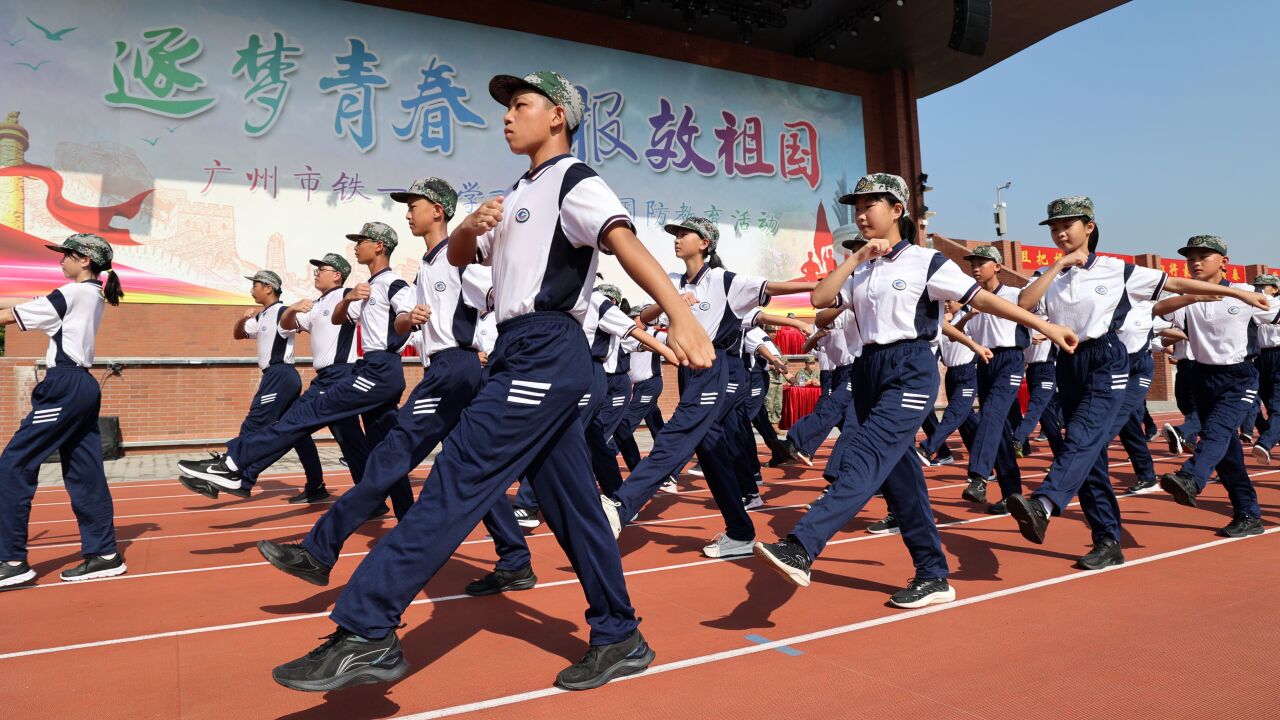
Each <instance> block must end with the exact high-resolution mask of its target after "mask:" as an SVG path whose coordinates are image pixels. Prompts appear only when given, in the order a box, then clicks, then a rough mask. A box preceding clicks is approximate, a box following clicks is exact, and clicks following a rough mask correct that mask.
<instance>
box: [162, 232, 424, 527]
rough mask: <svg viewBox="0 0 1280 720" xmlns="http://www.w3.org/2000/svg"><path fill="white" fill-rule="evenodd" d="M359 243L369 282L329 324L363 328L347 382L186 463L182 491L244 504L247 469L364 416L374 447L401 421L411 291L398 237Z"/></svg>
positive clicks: (398, 503)
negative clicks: (359, 353)
mask: <svg viewBox="0 0 1280 720" xmlns="http://www.w3.org/2000/svg"><path fill="white" fill-rule="evenodd" d="M347 239H348V240H350V241H352V242H354V243H355V250H356V260H357V261H358V262H359V263H360V264H362V265H365V266H367V267H368V268H369V273H370V276H369V280H368V282H363V283H360V284H358V285H356V286H355V287H354V288H352V290H351V292H349V293H346V295H344V296H343V298H342V299H341V300H339V301H338V303H337V305H335V306H334V308H333V314H332V315H331V316H330V322H332V323H333V324H334V325H342V324H344V323H347V322H355V323H359V326H360V339H361V344H362V345H363V346H364V357H362V358H361V359H360V361H359V362H357V363H356V367H355V373H354V375H355V377H354V378H353V379H352V381H351V382H350V383H346V382H344V383H342V384H336V385H334V386H333V387H332V388H331V389H328V390H326V391H325V394H324V395H322V396H320V397H318V398H317V399H316V400H315V401H314V402H308V403H303V404H301V405H299V404H294V405H293V407H291V408H289V410H288V411H287V412H285V413H284V415H282V416H281V417H280V419H279V420H277V421H276V422H275V423H273V424H271V425H269V426H267V427H265V428H263V429H261V430H258V431H257V432H253V433H250V434H247V435H241V436H240V437H237V438H235V439H234V440H232V441H231V442H229V443H227V452H226V454H225V455H222V456H220V457H215V458H214V459H213V460H211V461H210V460H204V461H196V460H182V461H179V462H178V470H179V471H180V472H181V473H182V474H183V476H184V477H183V478H182V484H183V485H185V486H186V487H187V488H188V489H189V490H191V491H192V492H195V493H198V494H201V495H205V496H207V497H216V496H217V492H218V491H224V492H229V493H232V494H234V495H238V496H241V497H247V496H248V493H249V491H250V490H251V489H252V487H253V484H254V482H255V481H256V479H257V478H256V477H253V476H251V475H246V474H245V473H244V471H243V470H242V468H249V469H253V468H255V467H266V466H269V465H271V464H272V463H274V462H275V461H276V460H279V459H280V457H281V456H282V455H284V454H285V453H286V452H288V450H289V448H290V447H292V446H293V445H294V444H295V443H297V442H298V441H299V440H301V439H302V438H305V437H309V436H310V435H311V433H312V432H314V431H316V430H317V429H319V428H321V427H324V426H325V425H330V424H332V423H335V422H338V421H340V420H343V419H346V418H351V417H355V416H356V415H361V416H363V420H364V429H365V435H366V436H367V438H368V442H369V445H370V447H375V446H377V445H378V443H380V442H382V438H383V437H385V436H386V434H387V431H388V430H390V429H391V427H392V426H393V425H394V424H395V421H396V403H398V402H399V401H400V396H401V395H402V394H403V393H404V384H405V383H404V370H403V368H402V366H401V361H400V350H401V348H403V347H404V345H405V343H406V342H407V341H408V339H409V333H408V327H407V325H406V326H404V327H405V330H403V331H402V330H400V329H397V323H396V321H397V319H398V316H400V315H402V314H408V313H409V312H410V311H412V310H413V307H414V298H413V292H412V291H411V290H410V289H409V284H408V283H406V282H405V281H404V280H402V279H400V278H399V277H398V276H396V275H395V274H394V273H392V272H391V262H390V258H391V253H392V251H394V250H395V248H396V245H397V244H399V238H398V237H397V236H396V231H395V230H392V229H391V227H390V226H388V225H386V224H385V223H380V222H369V223H365V224H364V226H363V227H362V228H361V229H360V232H358V233H351V234H349V235H347ZM391 502H392V505H393V506H394V508H395V513H396V517H397V518H402V517H404V513H406V512H408V509H409V506H410V505H412V504H413V492H412V490H410V488H409V480H408V478H407V477H406V478H402V481H401V482H398V483H396V485H395V486H394V487H393V488H392V491H391Z"/></svg>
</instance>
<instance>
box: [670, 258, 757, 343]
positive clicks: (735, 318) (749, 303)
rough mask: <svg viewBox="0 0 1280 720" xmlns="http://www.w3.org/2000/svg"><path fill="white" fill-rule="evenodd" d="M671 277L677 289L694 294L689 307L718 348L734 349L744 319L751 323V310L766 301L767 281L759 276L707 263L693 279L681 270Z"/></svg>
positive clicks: (752, 323)
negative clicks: (693, 299)
mask: <svg viewBox="0 0 1280 720" xmlns="http://www.w3.org/2000/svg"><path fill="white" fill-rule="evenodd" d="M670 277H671V282H672V284H674V285H675V286H676V290H677V291H678V292H680V293H681V294H683V293H693V296H694V297H695V298H696V299H697V302H695V303H694V304H693V305H692V306H691V307H690V308H689V309H690V310H692V311H693V316H694V317H695V318H697V320H698V324H699V325H701V326H702V329H703V330H706V331H707V335H708V336H709V337H710V338H711V344H712V345H713V346H715V348H716V349H717V350H734V351H736V350H737V348H738V345H739V342H740V341H741V338H742V327H743V325H744V321H745V324H748V325H754V324H755V319H754V316H752V315H751V313H752V311H754V310H755V309H756V308H758V307H760V306H762V305H768V304H769V296H768V295H766V294H765V285H766V284H767V283H768V280H766V279H764V278H762V277H756V276H752V275H739V274H737V273H732V272H729V271H728V270H725V269H724V268H713V267H711V266H710V265H703V266H702V269H701V270H699V271H698V272H697V274H696V275H694V276H693V277H692V278H686V277H685V276H684V273H671V274H670Z"/></svg>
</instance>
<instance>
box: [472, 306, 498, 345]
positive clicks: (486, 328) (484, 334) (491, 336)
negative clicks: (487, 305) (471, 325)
mask: <svg viewBox="0 0 1280 720" xmlns="http://www.w3.org/2000/svg"><path fill="white" fill-rule="evenodd" d="M476 338H477V339H476V341H477V342H478V343H480V352H482V353H492V352H493V347H494V345H496V344H497V343H498V320H497V317H496V316H495V315H494V314H493V313H491V312H487V313H485V314H484V315H481V316H480V321H479V322H478V323H476Z"/></svg>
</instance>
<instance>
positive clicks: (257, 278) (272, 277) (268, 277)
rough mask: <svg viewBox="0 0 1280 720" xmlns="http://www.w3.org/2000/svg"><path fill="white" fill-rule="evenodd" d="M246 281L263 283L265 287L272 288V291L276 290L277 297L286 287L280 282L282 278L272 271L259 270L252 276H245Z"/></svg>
mask: <svg viewBox="0 0 1280 720" xmlns="http://www.w3.org/2000/svg"><path fill="white" fill-rule="evenodd" d="M244 279H245V280H252V281H254V282H256V283H262V284H263V285H266V286H267V287H270V288H271V289H272V290H275V291H276V294H277V295H279V294H280V290H281V289H282V288H283V287H284V283H283V282H281V281H280V276H279V275H277V274H275V273H273V272H271V271H270V270H259V271H258V272H256V273H254V274H252V275H245V276H244Z"/></svg>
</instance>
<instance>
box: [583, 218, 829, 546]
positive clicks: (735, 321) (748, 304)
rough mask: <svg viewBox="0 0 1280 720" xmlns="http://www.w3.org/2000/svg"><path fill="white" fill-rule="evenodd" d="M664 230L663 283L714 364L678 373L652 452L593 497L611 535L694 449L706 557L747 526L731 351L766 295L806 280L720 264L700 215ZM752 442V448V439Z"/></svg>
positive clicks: (650, 315)
mask: <svg viewBox="0 0 1280 720" xmlns="http://www.w3.org/2000/svg"><path fill="white" fill-rule="evenodd" d="M664 229H665V230H666V231H667V232H668V233H669V234H671V235H673V236H674V237H675V255H676V257H678V258H679V259H681V260H683V261H684V264H685V272H684V273H671V274H670V284H671V285H672V286H673V287H675V288H678V289H679V291H680V297H681V298H682V299H683V301H684V302H685V303H686V304H687V306H688V307H689V308H690V309H691V310H692V311H693V316H694V318H695V319H696V320H697V321H698V322H699V323H701V325H702V327H703V329H704V330H705V331H706V333H707V335H709V336H710V337H711V338H712V345H713V346H714V347H715V362H714V363H712V365H711V367H710V368H707V369H705V370H695V371H682V372H681V373H680V385H681V388H680V404H679V405H677V406H676V411H675V413H674V414H673V415H672V416H671V419H670V420H668V421H667V423H666V425H665V426H663V428H662V432H660V433H658V437H657V438H656V440H655V441H654V446H653V450H652V451H650V453H649V455H648V457H646V458H645V459H644V460H641V461H640V464H639V465H637V466H636V469H635V471H634V472H632V473H631V475H630V476H628V477H627V479H626V481H624V482H623V483H622V488H621V489H619V490H618V491H617V492H616V493H615V494H613V495H612V496H610V495H601V496H600V503H601V505H602V506H603V507H604V511H605V514H606V516H607V517H608V518H609V524H610V526H611V527H612V529H613V533H614V535H615V537H616V536H617V535H618V533H620V532H621V531H622V526H623V525H625V524H626V523H628V522H630V521H631V519H632V518H634V517H635V515H636V514H637V513H638V512H640V509H641V508H643V507H644V506H645V504H646V503H648V502H649V500H650V499H651V498H652V497H653V495H654V493H656V492H657V491H658V488H659V486H660V485H661V484H662V483H663V482H664V481H665V480H666V479H667V478H668V477H669V476H670V475H671V474H672V473H674V472H675V471H676V470H677V469H679V467H680V465H681V464H682V463H683V462H684V461H685V459H686V458H688V457H689V455H690V453H692V452H696V453H697V456H698V463H699V464H700V465H701V466H702V471H703V473H705V476H706V479H707V486H708V487H709V488H710V489H711V495H712V497H713V498H714V499H715V502H716V505H717V506H719V508H720V514H721V515H722V516H723V517H724V521H725V530H724V532H722V533H719V534H717V535H716V536H715V537H714V538H713V539H712V541H711V543H710V544H709V545H707V546H706V547H704V548H703V549H702V552H703V554H704V555H706V556H707V557H713V558H728V557H739V556H743V555H748V554H750V553H751V543H752V541H753V540H754V539H755V526H754V525H753V524H752V522H751V516H750V515H748V514H747V511H746V509H745V508H744V507H743V497H742V495H743V493H742V492H741V490H742V485H740V484H739V478H740V475H741V472H742V468H743V466H742V465H741V464H740V462H739V456H740V455H741V454H742V452H743V446H744V444H745V443H746V442H747V441H746V440H745V439H743V438H742V437H741V433H740V432H739V430H740V423H739V422H738V421H737V416H736V415H735V413H736V412H737V406H738V403H739V402H740V401H741V400H743V399H745V398H744V397H743V396H745V395H746V388H747V382H746V369H745V368H744V367H743V365H742V360H741V359H740V358H738V357H737V354H738V353H739V352H740V347H741V344H742V343H741V341H742V332H743V328H750V327H753V326H755V325H756V324H757V323H758V321H759V315H760V314H761V312H760V311H759V310H758V308H759V306H760V305H764V304H766V303H768V302H769V298H771V297H773V296H775V295H788V294H791V293H795V292H804V291H805V290H806V289H810V288H812V287H813V283H805V282H773V281H770V280H766V279H765V278H762V277H752V276H747V275H738V274H736V273H733V272H729V271H728V270H725V269H724V264H723V263H722V262H721V261H720V256H719V255H717V254H716V247H717V245H718V243H719V241H720V230H719V229H718V228H717V227H716V225H715V223H713V222H711V221H710V220H708V219H706V218H703V217H698V216H696V215H695V216H690V217H688V218H686V219H685V220H683V221H681V222H680V223H669V224H667V225H666V227H665V228H664ZM663 309H665V308H659V307H657V306H654V305H650V306H648V307H646V308H644V309H643V310H641V312H640V318H641V320H643V321H648V320H652V319H654V318H656V317H657V316H658V314H659V312H660V311H661V310H663ZM668 314H669V313H668ZM752 446H753V449H754V442H753V443H752Z"/></svg>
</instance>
